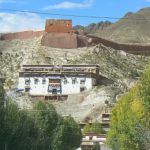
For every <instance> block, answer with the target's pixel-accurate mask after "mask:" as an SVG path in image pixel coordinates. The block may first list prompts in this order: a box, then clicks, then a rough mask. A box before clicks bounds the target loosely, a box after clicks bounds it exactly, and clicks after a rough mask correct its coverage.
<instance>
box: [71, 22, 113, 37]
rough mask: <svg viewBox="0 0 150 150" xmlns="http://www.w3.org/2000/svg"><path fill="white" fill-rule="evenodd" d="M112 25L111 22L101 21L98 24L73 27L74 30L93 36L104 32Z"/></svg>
mask: <svg viewBox="0 0 150 150" xmlns="http://www.w3.org/2000/svg"><path fill="white" fill-rule="evenodd" d="M111 24H112V23H111V22H109V21H105V22H103V21H101V22H98V23H91V24H89V25H88V26H81V25H76V26H74V27H73V30H77V31H78V32H80V30H82V31H84V32H85V33H87V34H93V33H96V32H97V31H99V30H104V29H105V28H107V27H109V26H110V25H111Z"/></svg>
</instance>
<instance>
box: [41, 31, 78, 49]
mask: <svg viewBox="0 0 150 150" xmlns="http://www.w3.org/2000/svg"><path fill="white" fill-rule="evenodd" d="M41 44H42V45H43V46H49V47H55V48H66V49H71V48H77V47H78V45H77V35H76V34H72V33H45V34H44V35H43V37H42V40H41Z"/></svg>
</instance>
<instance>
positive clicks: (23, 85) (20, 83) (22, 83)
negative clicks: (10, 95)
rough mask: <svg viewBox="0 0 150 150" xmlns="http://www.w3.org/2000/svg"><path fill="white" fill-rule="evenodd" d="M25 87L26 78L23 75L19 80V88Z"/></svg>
mask: <svg viewBox="0 0 150 150" xmlns="http://www.w3.org/2000/svg"><path fill="white" fill-rule="evenodd" d="M24 89H25V79H24V78H23V77H20V78H19V82H18V90H24Z"/></svg>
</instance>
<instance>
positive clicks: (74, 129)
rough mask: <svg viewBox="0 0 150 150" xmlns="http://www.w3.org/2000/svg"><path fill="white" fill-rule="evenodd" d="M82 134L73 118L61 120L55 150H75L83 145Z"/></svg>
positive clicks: (55, 138)
mask: <svg viewBox="0 0 150 150" xmlns="http://www.w3.org/2000/svg"><path fill="white" fill-rule="evenodd" d="M81 139H82V134H81V130H80V128H79V125H78V124H77V123H76V122H75V121H74V119H73V118H71V117H67V118H65V119H61V118H60V121H59V124H58V126H57V128H56V131H55V136H54V140H53V149H54V150H74V149H76V148H78V147H79V146H80V144H81Z"/></svg>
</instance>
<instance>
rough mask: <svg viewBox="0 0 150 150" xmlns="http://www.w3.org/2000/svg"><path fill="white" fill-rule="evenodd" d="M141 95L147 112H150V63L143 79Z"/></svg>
mask: <svg viewBox="0 0 150 150" xmlns="http://www.w3.org/2000/svg"><path fill="white" fill-rule="evenodd" d="M140 95H141V97H142V101H143V104H144V106H145V108H146V109H147V112H150V63H149V65H148V66H147V69H146V71H145V72H144V74H143V75H142V77H141V84H140Z"/></svg>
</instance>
